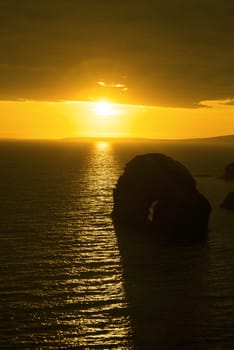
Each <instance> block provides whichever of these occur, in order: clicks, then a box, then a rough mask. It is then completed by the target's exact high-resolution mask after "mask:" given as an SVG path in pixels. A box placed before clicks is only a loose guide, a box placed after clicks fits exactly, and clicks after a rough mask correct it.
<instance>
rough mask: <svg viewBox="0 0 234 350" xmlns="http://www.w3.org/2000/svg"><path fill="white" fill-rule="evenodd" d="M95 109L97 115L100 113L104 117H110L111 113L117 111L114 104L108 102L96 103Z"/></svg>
mask: <svg viewBox="0 0 234 350" xmlns="http://www.w3.org/2000/svg"><path fill="white" fill-rule="evenodd" d="M94 111H95V112H96V114H97V115H100V116H102V117H109V116H110V115H112V114H114V113H115V111H114V109H113V106H112V104H111V103H108V102H98V103H96V105H95V108H94Z"/></svg>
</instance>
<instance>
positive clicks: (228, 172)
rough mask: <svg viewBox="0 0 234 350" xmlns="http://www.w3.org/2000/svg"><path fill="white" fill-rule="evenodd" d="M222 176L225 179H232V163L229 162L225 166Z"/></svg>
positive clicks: (233, 171)
mask: <svg viewBox="0 0 234 350" xmlns="http://www.w3.org/2000/svg"><path fill="white" fill-rule="evenodd" d="M224 178H225V180H231V181H234V163H230V164H228V165H227V166H226V167H225V172H224Z"/></svg>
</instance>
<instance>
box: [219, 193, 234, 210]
mask: <svg viewBox="0 0 234 350" xmlns="http://www.w3.org/2000/svg"><path fill="white" fill-rule="evenodd" d="M220 207H221V208H224V209H228V210H234V191H231V192H229V193H228V194H227V195H226V197H225V199H224V201H223V203H222V204H221V205H220Z"/></svg>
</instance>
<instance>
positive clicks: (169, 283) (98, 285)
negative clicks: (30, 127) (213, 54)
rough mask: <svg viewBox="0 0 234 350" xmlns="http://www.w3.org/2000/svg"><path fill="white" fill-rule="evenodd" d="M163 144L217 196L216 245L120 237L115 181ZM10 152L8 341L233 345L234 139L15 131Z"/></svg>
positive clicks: (5, 154) (5, 288)
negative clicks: (230, 198)
mask: <svg viewBox="0 0 234 350" xmlns="http://www.w3.org/2000/svg"><path fill="white" fill-rule="evenodd" d="M152 152H156V153H163V154H166V155H168V156H171V157H173V158H174V159H176V160H178V161H180V162H181V163H183V164H184V165H185V166H186V167H187V168H188V169H189V170H190V171H191V173H192V174H193V176H194V177H195V179H196V181H197V186H198V189H199V190H200V191H201V193H203V194H204V195H205V196H206V197H207V198H208V200H209V201H210V203H211V205H212V214H211V217H210V224H209V238H208V241H207V242H206V243H205V244H201V245H196V246H187V247H180V246H167V245H160V244H159V243H157V244H155V245H154V246H152V245H151V244H148V245H147V236H146V233H144V232H142V237H144V241H142V242H145V243H142V242H140V241H135V240H134V239H128V232H127V231H126V232H125V235H126V240H125V241H124V242H121V244H120V242H119V237H118V232H117V231H116V230H115V228H114V226H113V222H112V219H111V212H112V208H113V198H112V192H113V188H114V186H115V184H116V182H117V180H118V178H119V176H120V175H121V174H122V172H123V170H124V166H125V164H126V163H127V162H128V161H129V160H131V159H132V158H133V157H134V156H135V155H137V154H145V153H152ZM0 161H1V164H0V348H1V349H116V350H117V349H118V350H120V349H123V350H130V349H131V350H133V349H146V350H151V349H152V350H154V349H155V350H158V349H165V350H171V349H172V350H174V349H186V350H190V349H193V350H194V349H201V350H202V349H210V350H211V349H212V350H218V349H234V212H232V211H228V210H225V209H222V208H220V204H221V202H222V201H223V199H224V197H225V196H226V194H227V193H228V192H230V191H232V190H234V183H233V182H227V181H225V180H224V179H223V177H222V176H223V174H224V168H225V166H226V165H227V164H228V163H230V162H233V161H234V145H233V144H231V143H227V144H224V143H217V144H215V143H211V142H204V143H203V142H185V141H184V142H156V141H147V140H135V141H134V140H133V141H131V142H127V141H125V140H122V141H112V142H111V141H109V140H93V141H92V140H85V141H80V142H76V141H74V140H73V141H72V140H63V141H14V140H11V141H1V142H0ZM136 200H137V198H136Z"/></svg>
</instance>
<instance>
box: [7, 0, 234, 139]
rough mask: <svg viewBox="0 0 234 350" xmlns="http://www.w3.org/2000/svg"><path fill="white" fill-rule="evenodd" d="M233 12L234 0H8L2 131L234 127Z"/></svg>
mask: <svg viewBox="0 0 234 350" xmlns="http://www.w3.org/2000/svg"><path fill="white" fill-rule="evenodd" d="M233 19H234V2H233V1H231V0H226V1H223V2H220V1H216V0H190V1H188V0H168V1H162V0H158V1H155V0H145V1H138V0H135V1H132V0H125V1H115V0H99V1H97V0H89V1H79V0H47V1H45V0H40V1H37V0H20V1H19V0H1V1H0V137H14V138H15V137H17V138H60V137H79V136H96V137H97V136H100V137H102V136H114V137H155V138H187V137H206V136H214V135H225V134H234V79H233V74H234V26H233ZM99 101H107V102H108V101H109V102H110V103H113V105H112V106H110V105H109V107H108V108H109V112H105V111H104V112H103V113H102V111H100V106H99V105H98V102H99ZM98 106H99V107H98Z"/></svg>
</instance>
